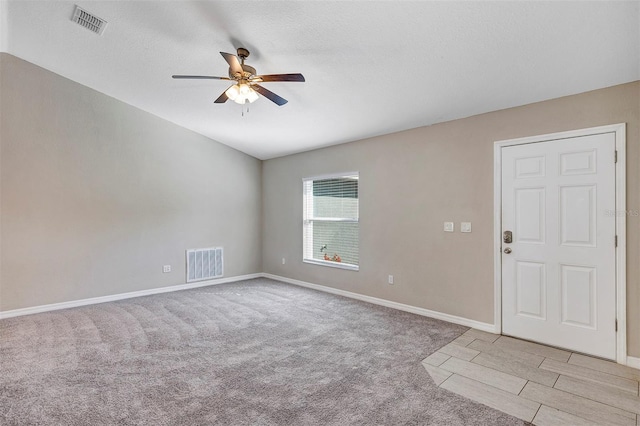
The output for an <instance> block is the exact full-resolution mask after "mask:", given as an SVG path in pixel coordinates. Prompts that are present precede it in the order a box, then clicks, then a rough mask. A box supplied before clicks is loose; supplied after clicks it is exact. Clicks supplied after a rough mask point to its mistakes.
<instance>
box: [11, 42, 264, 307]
mask: <svg viewBox="0 0 640 426" xmlns="http://www.w3.org/2000/svg"><path fill="white" fill-rule="evenodd" d="M0 72H1V74H0V85H1V86H0V95H1V99H0V102H1V104H0V111H1V116H0V117H1V118H0V120H1V121H0V138H1V140H0V142H1V144H0V177H1V180H0V203H1V204H0V215H1V218H0V226H1V228H0V231H1V237H0V240H1V250H2V251H1V252H0V253H1V255H0V262H1V263H0V310H10V309H17V308H23V307H29V306H36V305H42V304H48V303H55V302H62V301H70V300H77V299H84V298H89V297H95V296H103V295H109V294H117V293H123V292H130V291H136V290H143V289H148V288H156V287H161V286H171V285H176V284H182V283H184V282H185V267H184V250H185V249H188V248H200V247H211V246H223V247H224V248H225V254H224V256H225V276H227V277H230V276H235V275H243V274H249V273H256V272H260V271H261V269H262V265H261V262H262V258H261V250H262V244H261V216H262V212H261V203H262V198H261V184H260V183H261V167H262V165H261V162H260V161H259V160H257V159H255V158H253V157H250V156H248V155H246V154H243V153H241V152H239V151H236V150H233V149H231V148H229V147H227V146H224V145H222V144H219V143H217V142H214V141H212V140H210V139H208V138H205V137H204V136H201V135H198V134H196V133H194V132H191V131H189V130H185V129H183V128H181V127H178V126H176V125H174V124H172V123H169V122H167V121H165V120H162V119H160V118H157V117H155V116H153V115H151V114H148V113H146V112H143V111H141V110H139V109H136V108H134V107H132V106H129V105H127V104H124V103H122V102H120V101H117V100H115V99H113V98H110V97H108V96H106V95H104V94H101V93H99V92H96V91H94V90H91V89H89V88H87V87H84V86H82V85H79V84H78V83H75V82H73V81H70V80H67V79H65V78H63V77H61V76H59V75H56V74H53V73H51V72H49V71H46V70H44V69H42V68H39V67H37V66H35V65H32V64H30V63H28V62H25V61H22V60H20V59H18V58H15V57H13V56H11V55H8V54H4V53H2V54H0ZM212 119H215V117H212ZM165 264H170V265H171V266H172V268H173V271H172V272H171V273H169V274H163V273H162V265H165Z"/></svg>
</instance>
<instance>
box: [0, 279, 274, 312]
mask: <svg viewBox="0 0 640 426" xmlns="http://www.w3.org/2000/svg"><path fill="white" fill-rule="evenodd" d="M262 276H263V274H261V273H258V274H248V275H238V276H235V277H228V278H219V279H216V280H207V281H198V282H195V283H189V284H179V285H172V286H168V287H159V288H151V289H148V290H140V291H132V292H129V293H120V294H112V295H109V296H100V297H92V298H90V299H80V300H72V301H70V302H61V303H52V304H49V305H40V306H32V307H29V308H22V309H13V310H11V311H0V319H3V318H12V317H19V316H22V315H31V314H39V313H41V312H49V311H57V310H59V309H67V308H75V307H78V306H86V305H95V304H96V303H105V302H113V301H116V300H122V299H131V298H133V297H140V296H150V295H152V294H160V293H169V292H172V291H180V290H189V289H191V288H198V287H206V286H210V285H216V284H225V283H232V282H236V281H244V280H250V279H253V278H260V277H262Z"/></svg>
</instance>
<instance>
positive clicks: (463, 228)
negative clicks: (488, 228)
mask: <svg viewBox="0 0 640 426" xmlns="http://www.w3.org/2000/svg"><path fill="white" fill-rule="evenodd" d="M460 232H471V222H460Z"/></svg>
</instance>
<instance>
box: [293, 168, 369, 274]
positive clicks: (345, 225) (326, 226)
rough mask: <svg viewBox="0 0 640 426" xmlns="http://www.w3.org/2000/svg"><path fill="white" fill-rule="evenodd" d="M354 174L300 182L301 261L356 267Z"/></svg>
mask: <svg viewBox="0 0 640 426" xmlns="http://www.w3.org/2000/svg"><path fill="white" fill-rule="evenodd" d="M358 177H359V176H358V173H350V174H344V175H336V176H329V177H323V178H320V179H318V178H310V179H305V180H304V181H303V187H304V207H303V214H304V220H303V222H304V225H303V227H304V229H303V239H304V241H303V243H304V244H303V250H304V253H303V257H304V259H305V260H307V261H314V262H319V263H324V262H328V263H327V264H329V265H331V266H344V267H349V266H356V267H357V265H358V264H359V258H358V256H359V243H358V242H359V223H358V220H359V204H358Z"/></svg>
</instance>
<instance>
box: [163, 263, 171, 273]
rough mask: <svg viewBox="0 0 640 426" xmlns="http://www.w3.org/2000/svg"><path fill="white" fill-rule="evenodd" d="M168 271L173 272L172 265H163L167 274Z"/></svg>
mask: <svg viewBox="0 0 640 426" xmlns="http://www.w3.org/2000/svg"><path fill="white" fill-rule="evenodd" d="M167 272H171V265H164V266H163V267H162V273H164V274H166V273H167Z"/></svg>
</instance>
